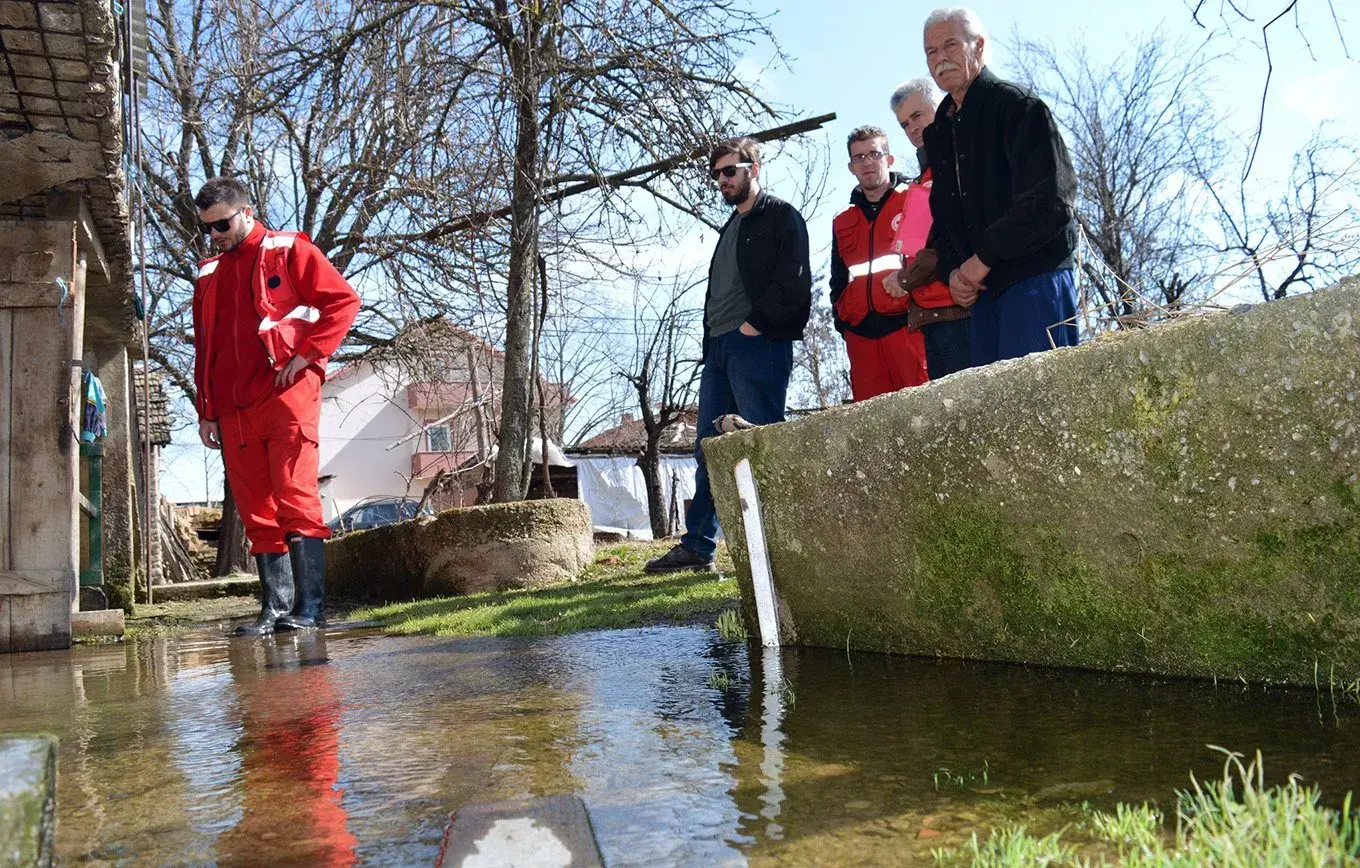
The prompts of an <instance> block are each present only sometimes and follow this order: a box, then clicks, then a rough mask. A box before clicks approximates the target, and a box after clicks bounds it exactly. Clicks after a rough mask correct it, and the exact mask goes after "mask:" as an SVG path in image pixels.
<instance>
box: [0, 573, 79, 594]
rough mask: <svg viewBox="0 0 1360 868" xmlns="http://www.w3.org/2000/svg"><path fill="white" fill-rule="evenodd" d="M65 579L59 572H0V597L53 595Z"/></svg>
mask: <svg viewBox="0 0 1360 868" xmlns="http://www.w3.org/2000/svg"><path fill="white" fill-rule="evenodd" d="M65 578H66V577H65V575H64V574H63V573H62V571H61V570H0V596H5V595H8V594H15V595H20V596H28V595H29V594H54V593H56V592H58V591H61V590H62V589H63V585H62V582H63V581H64V580H65Z"/></svg>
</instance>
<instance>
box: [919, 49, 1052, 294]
mask: <svg viewBox="0 0 1360 868" xmlns="http://www.w3.org/2000/svg"><path fill="white" fill-rule="evenodd" d="M953 107H954V99H953V97H949V96H946V97H945V98H944V102H942V103H940V107H939V109H937V110H936V112H935V122H934V123H932V124H931V125H930V126H929V127H926V131H925V140H926V154H927V159H928V160H929V161H930V166H931V169H932V170H933V171H934V174H935V184H934V186H933V187H932V188H931V192H930V212H931V215H932V217H933V218H934V226H933V229H934V242H935V247H936V249H937V250H938V251H939V254H940V264H939V269H938V274H939V277H940V280H942V281H944V282H945V283H948V282H949V274H950V272H952V271H953V270H954V269H956V268H958V267H959V266H960V265H962V264H963V262H964V260H966V259H967V258H968V257H969V256H972V255H974V254H976V255H977V257H978V258H979V259H981V260H982V264H983V265H986V266H988V267H989V268H991V272H990V273H989V274H988V275H987V279H986V280H985V281H983V282H984V283H985V284H986V286H987V289H988V290H989V291H992V292H995V293H998V294H999V293H1001V292H1003V291H1005V290H1006V288H1007V287H1009V286H1011V285H1012V284H1014V283H1016V282H1018V281H1021V280H1024V279H1025V278H1028V277H1033V276H1034V275H1036V274H1042V273H1044V272H1046V271H1053V270H1055V269H1059V268H1070V267H1072V253H1073V251H1075V250H1076V247H1077V225H1076V220H1075V213H1076V212H1075V209H1074V203H1075V201H1076V195H1077V181H1076V175H1075V173H1074V172H1073V171H1072V158H1071V157H1070V156H1069V155H1068V153H1067V145H1066V144H1064V143H1063V139H1062V134H1061V133H1059V131H1058V127H1057V124H1056V123H1055V122H1054V120H1053V114H1052V113H1051V112H1050V111H1049V110H1048V106H1046V105H1044V103H1043V101H1042V100H1041V99H1039V98H1038V97H1037V96H1035V95H1034V94H1033V93H1031V92H1030V91H1029V90H1027V89H1025V88H1023V87H1020V86H1019V85H1015V84H1011V83H1010V82H1006V81H1002V80H1001V79H999V78H997V77H996V76H995V75H993V74H992V72H991V70H989V69H987V68H985V67H984V68H983V70H982V72H981V73H979V74H978V77H977V78H976V79H974V80H973V83H972V85H970V86H969V88H968V93H967V94H966V96H965V99H964V102H963V107H962V108H960V109H959V110H958V111H957V112H954V111H953ZM955 166H957V167H958V171H957V173H956V172H955Z"/></svg>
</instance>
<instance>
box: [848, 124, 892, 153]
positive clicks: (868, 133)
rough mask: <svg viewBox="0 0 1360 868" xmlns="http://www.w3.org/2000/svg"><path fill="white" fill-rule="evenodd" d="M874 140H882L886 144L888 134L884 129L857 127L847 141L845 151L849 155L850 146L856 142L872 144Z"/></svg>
mask: <svg viewBox="0 0 1360 868" xmlns="http://www.w3.org/2000/svg"><path fill="white" fill-rule="evenodd" d="M874 139H882V140H883V141H884V143H886V142H887V141H888V134H887V133H885V132H883V128H882V127H872V126H870V127H855V128H854V129H853V130H851V131H850V135H849V136H847V137H846V139H845V151H846V153H849V152H850V146H851V145H853V144H854V143H855V142H870V141H873V140H874Z"/></svg>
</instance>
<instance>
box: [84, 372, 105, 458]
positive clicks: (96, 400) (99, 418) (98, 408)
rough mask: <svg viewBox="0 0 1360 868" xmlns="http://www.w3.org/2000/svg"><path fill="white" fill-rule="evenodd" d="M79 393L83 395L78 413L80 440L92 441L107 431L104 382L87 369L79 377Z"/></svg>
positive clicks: (102, 437) (98, 438)
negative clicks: (81, 409) (80, 409)
mask: <svg viewBox="0 0 1360 868" xmlns="http://www.w3.org/2000/svg"><path fill="white" fill-rule="evenodd" d="M80 393H81V395H83V396H84V402H83V408H84V409H83V411H82V412H81V414H80V442H82V443H93V442H95V441H96V440H102V439H104V436H105V435H106V434H108V433H109V426H108V416H107V402H106V398H105V396H104V384H103V383H101V382H99V378H98V377H96V376H95V375H94V374H92V373H90V372H89V371H86V372H85V375H84V376H83V377H81V378H80Z"/></svg>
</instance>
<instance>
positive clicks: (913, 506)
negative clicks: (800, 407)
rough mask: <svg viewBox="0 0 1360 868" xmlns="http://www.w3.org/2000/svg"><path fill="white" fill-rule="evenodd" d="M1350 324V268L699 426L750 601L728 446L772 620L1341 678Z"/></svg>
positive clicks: (938, 640)
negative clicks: (1296, 292) (872, 388)
mask: <svg viewBox="0 0 1360 868" xmlns="http://www.w3.org/2000/svg"><path fill="white" fill-rule="evenodd" d="M1358 337H1360V280H1357V279H1351V280H1347V281H1345V282H1343V283H1342V284H1341V285H1340V286H1338V287H1335V288H1332V289H1329V290H1323V291H1319V292H1316V293H1313V294H1310V295H1304V296H1299V297H1296V298H1290V299H1285V300H1282V301H1276V302H1270V303H1268V304H1262V305H1257V306H1256V307H1254V308H1251V309H1250V310H1249V311H1247V312H1245V313H1232V314H1229V313H1220V314H1213V315H1204V316H1193V317H1186V318H1183V319H1179V320H1177V321H1174V322H1172V323H1169V324H1165V325H1160V326H1157V327H1155V328H1149V329H1145V330H1141V331H1137V332H1130V333H1125V334H1122V335H1119V336H1107V337H1103V338H1101V339H1098V340H1096V341H1094V342H1091V343H1089V344H1085V345H1083V346H1080V347H1076V348H1071V349H1063V350H1056V351H1052V352H1046V353H1039V354H1036V355H1032V356H1028V357H1026V358H1024V359H1018V360H1013V361H1008V362H1001V363H998V364H994V365H990V366H988V367H985V368H979V369H973V370H968V371H964V372H961V373H959V374H956V375H954V376H950V377H947V378H945V379H943V380H941V381H938V382H934V383H929V384H927V385H925V386H922V387H919V388H915V389H908V390H906V391H903V392H899V393H896V394H892V395H885V396H883V397H880V398H875V399H873V400H871V401H866V402H864V403H862V404H856V405H852V406H848V407H843V408H833V409H831V410H826V411H823V412H820V413H816V414H813V415H811V416H809V417H806V418H803V419H798V420H795V421H792V422H788V423H785V424H781V425H772V426H767V427H763V428H757V429H754V430H752V431H746V432H739V433H736V434H730V435H727V436H724V437H719V438H715V439H709V440H705V441H704V444H703V448H704V453H705V455H706V457H707V461H708V468H709V474H710V478H711V480H712V484H713V491H714V496H715V499H716V502H717V504H718V514H719V517H720V520H721V523H722V527H723V530H724V531H725V532H726V533H727V535H728V544H729V549H730V551H731V552H732V557H733V560H734V562H735V563H736V565H737V572H738V575H739V577H740V578H741V585H742V596H743V601H744V602H745V604H746V606H745V608H746V610H747V611H748V612H751V613H754V611H755V606H754V594H753V588H752V585H751V580H750V562H749V556H748V553H747V550H746V534H745V529H744V526H743V519H742V517H743V512H742V500H741V497H740V496H739V494H738V492H737V488H736V483H735V479H734V477H733V469H734V467H735V466H736V464H737V462H738V461H739V460H741V459H743V458H745V459H748V460H749V461H750V463H751V468H752V471H753V473H754V476H755V479H756V483H757V488H758V499H759V514H760V516H761V518H762V520H763V525H764V531H765V535H766V538H767V542H768V545H767V549H768V554H769V562H770V566H771V570H772V572H773V576H774V586H775V591H776V595H777V601H778V610H779V612H780V614H781V628H782V629H781V633H782V634H783V636H784V638H785V641H787V642H791V643H792V642H796V643H800V644H807V645H816V646H822V647H831V648H841V649H844V648H845V647H847V645H848V646H849V647H851V648H859V649H863V650H873V651H888V652H896V653H906V654H917V655H927V656H940V657H962V658H972V659H983V660H995V661H1006V662H1013V663H1027V664H1042V665H1050V666H1071V667H1080V668H1090V669H1101V670H1109V671H1137V672H1148V673H1158V674H1166V675H1187V676H1200V677H1218V678H1222V679H1239V678H1240V679H1242V680H1244V681H1251V682H1276V683H1290V684H1301V685H1311V684H1313V683H1314V677H1315V673H1318V672H1321V673H1325V674H1324V675H1323V677H1324V678H1325V679H1329V680H1330V679H1336V680H1337V681H1339V682H1340V683H1352V682H1354V681H1355V680H1356V679H1357V678H1360V578H1358V577H1357V569H1356V565H1357V564H1360V412H1357V411H1360V340H1357V338H1358ZM751 626H753V627H754V624H752V625H751ZM753 632H754V630H753Z"/></svg>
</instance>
